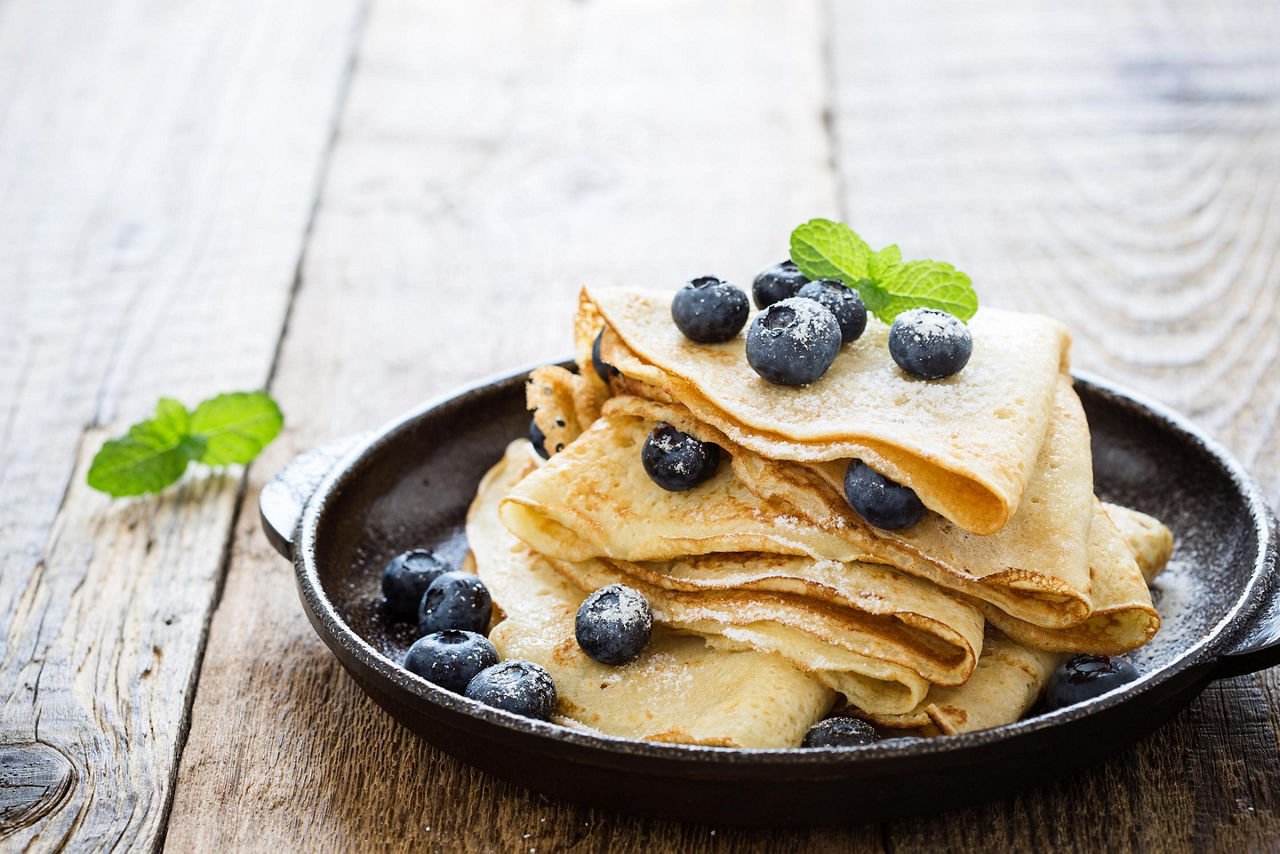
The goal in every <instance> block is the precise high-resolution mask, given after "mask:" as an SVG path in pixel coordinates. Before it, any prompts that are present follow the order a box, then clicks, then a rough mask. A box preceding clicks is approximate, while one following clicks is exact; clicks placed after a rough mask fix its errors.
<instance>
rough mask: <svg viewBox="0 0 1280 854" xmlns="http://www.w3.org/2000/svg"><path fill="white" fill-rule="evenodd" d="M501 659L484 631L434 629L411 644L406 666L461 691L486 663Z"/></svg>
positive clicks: (414, 671)
mask: <svg viewBox="0 0 1280 854" xmlns="http://www.w3.org/2000/svg"><path fill="white" fill-rule="evenodd" d="M497 663H498V651H497V650H496V649H494V647H493V644H491V643H489V639H488V638H486V637H485V636H484V635H480V634H476V633H475V632H463V631H458V630H457V629H447V630H445V631H443V632H433V633H432V634H429V635H427V636H426V637H421V638H418V640H417V641H416V642H415V643H414V644H413V646H411V647H409V652H408V654H407V655H405V657H404V667H405V670H408V671H409V672H410V673H416V674H418V675H419V676H421V677H422V678H423V679H425V680H427V681H428V682H431V683H433V684H435V685H439V686H440V687H441V688H444V689H445V690H447V691H452V692H454V693H455V694H461V693H462V692H463V691H465V690H466V689H467V683H468V682H470V681H471V680H472V678H474V677H475V675H476V674H477V673H479V672H480V671H481V670H484V669H485V668H486V667H492V666H493V665H495V664H497Z"/></svg>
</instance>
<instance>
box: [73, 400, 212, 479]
mask: <svg viewBox="0 0 1280 854" xmlns="http://www.w3.org/2000/svg"><path fill="white" fill-rule="evenodd" d="M184 411H185V410H184ZM186 438H187V437H186V436H185V435H175V434H174V433H173V432H172V431H171V430H168V429H166V428H165V426H164V425H157V424H156V423H155V422H152V421H144V422H142V423H141V424H135V425H133V426H132V427H130V428H129V433H128V435H125V436H123V437H121V438H119V439H111V440H110V441H108V442H107V443H106V444H104V445H103V446H102V450H100V451H98V453H97V456H95V457H94V458H93V464H92V465H90V466H89V477H88V481H89V485H90V486H92V487H93V488H94V489H96V490H98V491H99V492H105V493H107V494H108V495H111V496H114V497H116V498H120V497H122V496H125V495H142V494H143V493H145V492H159V491H160V490H161V489H164V488H165V487H166V486H168V485H169V484H171V483H173V482H174V481H175V480H177V479H178V478H180V477H182V473H183V472H184V471H186V470H187V463H189V462H191V454H190V450H189V449H188V448H187V447H186V446H185V445H184V444H183V440H184V439H186Z"/></svg>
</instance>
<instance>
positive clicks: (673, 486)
mask: <svg viewBox="0 0 1280 854" xmlns="http://www.w3.org/2000/svg"><path fill="white" fill-rule="evenodd" d="M640 462H641V463H642V464H643V465H644V471H645V474H647V475H649V479H650V480H652V481H653V482H654V483H656V484H658V486H661V487H662V488H663V489H665V490H667V491H668V492H683V491H684V490H686V489H693V488H694V487H695V486H697V485H698V484H700V483H702V482H704V481H706V480H707V479H708V478H710V477H711V476H712V475H713V474H715V473H716V468H717V467H718V466H719V465H720V446H719V445H717V444H715V443H714V442H699V441H698V440H697V439H695V438H693V437H692V436H690V435H689V434H688V433H681V432H680V431H679V430H677V429H676V428H674V427H672V426H671V425H670V424H668V423H666V422H665V421H664V422H662V423H661V424H659V425H658V426H657V427H654V428H653V429H652V430H650V431H649V436H648V438H646V439H645V440H644V447H643V448H641V449H640Z"/></svg>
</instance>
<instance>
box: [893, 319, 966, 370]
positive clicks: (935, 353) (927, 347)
mask: <svg viewBox="0 0 1280 854" xmlns="http://www.w3.org/2000/svg"><path fill="white" fill-rule="evenodd" d="M889 355H890V356H892V357H893V360H894V361H895V362H897V363H898V367H900V368H902V370H904V371H906V372H907V373H908V374H911V376H913V377H919V378H920V379H922V380H938V379H942V378H943V377H949V376H951V375H952V374H956V373H959V372H960V369H961V368H963V367H964V366H965V365H967V364H968V363H969V357H970V356H971V355H973V336H972V335H971V334H970V333H969V327H967V326H965V325H964V322H963V321H961V320H960V318H958V317H956V316H955V315H953V314H947V313H946V312H945V311H939V310H938V309H936V308H913V309H910V310H909V311H904V312H903V313H902V314H899V315H898V316H897V317H896V318H895V319H894V321H893V326H892V327H891V328H890V329H889Z"/></svg>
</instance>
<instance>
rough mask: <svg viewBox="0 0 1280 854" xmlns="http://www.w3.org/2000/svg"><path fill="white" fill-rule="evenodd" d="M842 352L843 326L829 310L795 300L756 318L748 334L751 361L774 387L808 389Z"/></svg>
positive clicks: (817, 304)
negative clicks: (785, 386)
mask: <svg viewBox="0 0 1280 854" xmlns="http://www.w3.org/2000/svg"><path fill="white" fill-rule="evenodd" d="M839 352H840V323H839V322H838V321H837V320H836V316H835V315H834V314H832V313H831V312H830V311H828V310H827V308H826V306H823V305H822V304H820V303H818V302H815V301H814V300H811V299H801V298H799V297H791V298H789V299H784V300H782V301H781V302H775V303H774V304H773V305H771V306H769V307H768V308H766V309H765V310H764V311H762V312H760V313H759V314H757V315H756V319H755V320H753V321H751V328H750V329H749V330H748V331H747V361H748V362H749V363H750V364H751V367H752V369H753V370H754V371H755V372H756V373H757V374H759V375H760V376H762V377H764V378H765V379H766V380H768V381H769V382H771V383H777V384H779V385H808V384H809V383H811V382H814V381H816V380H817V379H819V378H820V377H821V376H822V375H823V374H825V373H826V372H827V368H829V367H831V363H832V362H834V361H835V358H836V354H837V353H839Z"/></svg>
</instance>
